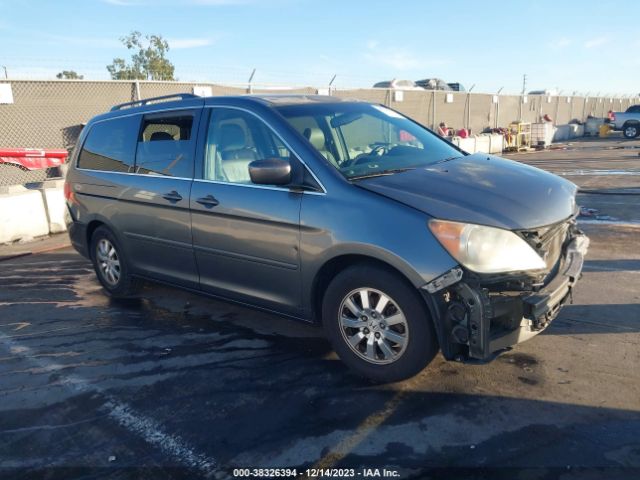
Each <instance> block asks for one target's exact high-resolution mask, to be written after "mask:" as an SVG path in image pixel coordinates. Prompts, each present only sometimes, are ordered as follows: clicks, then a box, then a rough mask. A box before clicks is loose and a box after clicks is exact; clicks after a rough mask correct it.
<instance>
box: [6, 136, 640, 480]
mask: <svg viewBox="0 0 640 480" xmlns="http://www.w3.org/2000/svg"><path fill="white" fill-rule="evenodd" d="M630 143H631V142H630ZM604 145H609V143H606V144H604ZM587 146H589V145H585V146H584V147H583V148H585V150H584V152H583V154H585V153H587V152H589V154H591V155H594V156H595V155H597V156H598V158H600V155H602V159H601V161H600V163H602V162H608V163H611V164H613V163H614V162H615V163H619V162H623V163H624V162H629V160H627V159H626V158H622V159H618V157H617V156H616V155H623V154H626V151H625V150H613V149H605V148H600V149H595V150H593V151H592V150H590V149H587V148H586V147H587ZM596 146H597V145H596ZM567 152H569V151H568V150H567V151H553V152H536V153H531V154H526V155H518V156H515V155H514V156H512V158H517V159H518V160H519V161H525V162H527V163H532V164H535V163H543V164H544V165H545V168H548V169H550V170H553V169H554V168H558V169H563V171H566V170H568V169H569V170H570V169H583V168H584V166H583V165H581V164H580V163H579V160H577V157H576V159H574V160H573V161H571V162H568V161H567V162H565V159H564V156H563V155H565V156H566V155H567V154H568V153H567ZM603 152H606V153H603ZM607 154H608V155H609V156H608V157H607V156H606V155H607ZM554 156H557V158H555V159H554ZM600 163H598V162H594V165H595V166H594V168H597V169H603V168H608V165H604V166H603V165H600ZM557 164H561V165H557ZM638 165H640V157H639V158H638V160H635V163H634V162H631V163H625V165H624V167H621V166H620V165H616V166H615V168H616V169H618V168H624V169H630V168H638ZM612 168H613V167H612ZM576 177H579V175H576ZM571 179H572V180H573V181H575V180H574V179H573V178H571ZM629 179H635V181H636V185H635V186H636V187H637V186H638V185H637V177H632V176H626V177H624V182H622V180H620V179H618V180H616V179H615V178H613V176H608V177H607V179H606V180H599V181H598V182H600V183H598V182H596V181H595V180H592V179H590V178H589V179H587V180H586V182H587V183H589V182H590V188H598V189H601V188H605V187H606V188H619V189H622V190H625V191H628V190H629V189H630V188H633V187H634V185H633V183H626V182H628V181H630V180H629ZM603 182H604V183H603ZM620 182H622V183H620ZM579 183H580V182H579ZM581 186H583V185H581ZM589 195H592V196H593V197H594V198H596V197H597V198H601V197H603V198H606V199H607V201H609V203H608V204H606V206H605V204H601V205H599V210H600V211H601V212H602V214H603V215H609V216H611V217H613V218H616V219H619V220H621V221H622V220H624V221H625V222H627V223H629V224H615V223H612V222H611V221H609V222H606V221H603V222H600V223H597V222H595V223H584V227H585V229H586V230H587V232H588V234H589V235H590V237H591V238H592V247H591V250H590V253H589V257H588V261H587V263H586V265H585V273H584V278H583V279H582V282H581V283H580V284H579V285H578V289H577V291H576V294H575V296H574V304H573V305H569V306H567V307H566V308H565V309H564V310H563V311H562V313H561V315H560V316H559V318H558V319H556V320H555V321H554V322H553V323H552V325H551V326H550V327H549V328H548V329H547V330H546V331H545V332H544V333H543V334H541V335H539V336H537V337H536V338H534V339H532V340H530V341H529V342H527V343H524V344H522V345H519V346H517V347H516V348H514V349H513V350H512V351H510V352H507V353H505V354H503V355H502V356H500V357H498V359H497V360H495V361H494V362H492V363H490V364H487V365H475V364H460V363H450V362H445V361H444V360H443V358H442V357H441V356H438V357H436V359H435V360H434V362H433V363H432V364H431V365H430V366H429V367H427V369H425V370H424V371H423V372H422V373H420V374H419V375H418V376H416V377H415V378H413V379H411V380H408V381H405V382H401V383H397V384H392V385H382V386H381V385H374V384H370V383H368V382H366V381H363V380H361V379H359V378H357V377H355V376H354V375H352V374H351V373H349V372H348V371H347V370H346V368H345V367H344V366H343V365H342V364H341V363H340V362H339V361H338V360H337V358H336V357H335V354H334V353H333V352H332V351H331V349H330V347H329V345H328V343H327V342H326V341H325V340H324V339H323V338H322V335H321V331H320V330H319V329H318V328H316V327H312V326H308V325H304V324H300V323H296V322H293V321H290V320H287V319H284V318H280V317H276V316H273V315H268V314H265V313H261V312H256V311H253V310H249V309H245V308H242V307H238V306H234V305H231V304H227V303H224V302H219V301H215V300H211V299H208V298H205V297H199V296H196V295H192V294H189V293H185V292H181V291H178V290H175V289H171V288H168V287H163V286H158V285H153V284H147V285H146V286H145V287H144V289H143V291H142V292H141V294H140V296H139V298H136V299H131V300H127V301H113V300H110V299H108V298H107V297H106V296H105V295H104V294H103V293H102V290H101V288H100V286H99V285H98V283H97V281H96V280H95V276H94V274H93V271H92V269H91V266H90V264H89V262H88V261H86V260H85V259H83V258H81V257H80V256H78V255H77V254H76V253H75V252H74V251H73V250H72V249H70V248H67V249H62V250H55V251H49V252H44V253H40V254H36V255H29V256H23V257H19V258H12V259H8V260H5V261H2V262H0V478H3V479H4V478H24V479H31V478H38V477H42V478H149V479H151V478H153V479H163V478H201V477H209V478H231V477H233V468H260V467H262V468H267V467H273V468H286V467H296V468H297V469H298V470H297V473H298V475H299V476H300V475H302V474H304V473H305V472H304V470H305V469H306V468H308V467H316V468H343V469H349V468H353V469H355V471H354V474H355V476H356V478H375V476H374V475H369V476H368V475H366V474H367V473H371V472H367V471H366V470H364V469H365V468H371V469H375V468H379V469H382V468H386V469H387V470H390V471H396V472H397V473H398V475H399V478H403V479H404V478H492V479H493V478H510V479H511V478H516V479H523V480H524V479H547V478H580V479H583V478H585V479H591V478H593V479H600V478H607V479H614V478H625V479H626V478H638V477H639V475H640V435H639V432H640V369H638V368H637V366H638V364H639V361H640V287H639V286H638V285H640V242H639V241H638V240H639V236H638V235H639V234H640V228H638V227H637V226H635V225H634V224H633V221H635V220H637V217H634V215H637V213H635V212H637V211H638V206H639V198H640V197H638V196H634V195H621V196H620V200H619V201H620V202H622V205H617V204H616V203H614V202H613V201H610V200H609V199H610V198H612V197H609V196H606V195H602V194H589ZM583 198H585V199H590V198H591V197H590V196H584V197H583ZM582 201H583V200H581V202H582ZM625 212H626V213H625ZM585 220H586V219H585ZM263 473H265V472H263ZM342 473H347V474H348V473H349V471H348V470H347V471H346V472H342ZM358 474H360V475H358ZM381 474H382V473H381ZM265 476H266V475H265Z"/></svg>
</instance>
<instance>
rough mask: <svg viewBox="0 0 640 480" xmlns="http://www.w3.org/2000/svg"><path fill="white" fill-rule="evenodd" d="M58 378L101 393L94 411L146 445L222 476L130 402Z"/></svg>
mask: <svg viewBox="0 0 640 480" xmlns="http://www.w3.org/2000/svg"><path fill="white" fill-rule="evenodd" d="M0 341H1V342H2V343H3V344H4V345H5V346H7V347H8V349H9V351H10V352H11V353H12V354H14V355H18V356H20V357H23V358H24V359H26V360H28V361H30V362H32V363H34V364H36V365H37V366H38V367H40V368H43V369H46V370H58V371H62V367H63V366H62V365H58V364H54V363H49V362H46V361H44V360H41V359H40V358H41V357H39V356H38V354H37V352H35V351H33V350H32V349H31V348H29V347H25V346H24V345H20V344H18V343H16V342H15V341H14V340H12V339H11V337H9V336H8V335H5V334H4V333H0ZM60 381H61V383H62V384H64V385H65V386H66V387H68V388H69V389H71V390H73V391H74V392H77V393H87V392H93V393H99V394H100V395H102V396H103V397H104V398H105V401H104V403H103V404H102V405H101V406H100V407H98V410H100V411H102V412H103V413H105V414H106V415H107V416H108V417H110V418H111V419H113V420H115V421H116V422H117V423H118V424H119V425H120V426H121V427H123V428H125V429H127V430H128V431H129V432H131V433H133V434H135V435H137V436H138V437H140V438H142V439H143V440H144V441H145V442H147V443H148V444H150V445H153V446H154V447H157V448H159V449H160V451H162V453H164V454H165V455H167V456H170V457H172V458H174V459H175V460H177V461H178V462H180V464H182V465H184V466H185V467H188V468H191V469H193V470H197V471H199V472H200V473H201V474H203V475H204V476H205V477H207V478H224V477H226V475H225V474H224V472H221V471H218V470H217V462H216V461H215V460H214V459H213V458H211V457H209V456H207V455H205V454H203V453H200V452H197V451H195V450H194V449H193V448H191V447H190V446H189V445H188V444H187V442H186V441H185V440H183V439H182V438H180V437H179V436H177V435H172V434H170V433H168V432H166V431H164V429H163V428H162V426H161V425H160V424H159V423H158V422H157V421H155V420H153V419H152V418H150V417H147V416H145V415H143V414H141V413H139V412H136V410H135V409H134V408H132V407H131V406H130V405H128V404H127V403H125V402H122V401H120V400H118V399H117V398H116V397H114V396H113V395H111V394H109V393H106V392H105V391H104V390H103V389H101V388H100V387H98V386H96V385H93V384H92V383H91V382H89V381H88V380H85V379H84V378H82V377H78V376H77V375H66V376H65V375H63V376H61V377H60Z"/></svg>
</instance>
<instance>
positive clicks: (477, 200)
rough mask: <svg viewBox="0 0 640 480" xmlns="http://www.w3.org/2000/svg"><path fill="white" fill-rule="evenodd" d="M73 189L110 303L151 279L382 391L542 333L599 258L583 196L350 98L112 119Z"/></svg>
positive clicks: (82, 162)
mask: <svg viewBox="0 0 640 480" xmlns="http://www.w3.org/2000/svg"><path fill="white" fill-rule="evenodd" d="M65 195H66V200H67V206H68V213H69V225H68V229H69V235H70V237H71V241H72V243H73V245H74V247H75V248H76V249H77V250H78V251H79V252H80V253H81V254H82V255H84V256H86V257H87V258H89V259H91V261H92V262H93V264H94V266H95V270H96V273H97V276H98V279H99V281H100V282H101V284H102V286H103V287H104V289H105V291H106V292H107V293H108V294H109V295H112V296H129V295H132V294H133V293H134V292H135V289H136V286H137V285H138V283H139V281H140V280H141V279H147V280H153V281H157V282H163V283H166V284H170V285H175V286H176V287H180V288H184V289H189V290H191V291H195V292H199V293H202V294H206V295H211V296H214V297H217V298H221V299H225V300H228V301H232V302H237V303H241V304H243V305H247V306H251V307H255V308H259V309H263V310H267V311H271V312H276V313H278V314H281V315H286V316H288V317H291V318H296V319H301V320H304V321H308V322H316V323H320V324H322V325H323V327H324V329H325V331H326V333H327V336H328V337H329V339H330V341H331V343H332V345H333V347H334V349H335V350H336V352H337V353H338V355H339V356H340V358H341V359H342V360H343V361H344V362H345V363H346V364H347V365H348V366H349V367H351V368H352V369H353V370H355V371H356V372H357V373H359V374H360V375H363V376H366V377H368V378H371V379H373V380H375V381H380V382H390V381H397V380H401V379H404V378H407V377H410V376H412V375H414V374H416V373H418V372H419V371H420V370H422V369H423V368H424V367H425V366H426V365H427V364H428V363H429V362H430V361H431V360H432V359H433V357H434V356H435V355H436V353H437V352H438V350H440V351H441V352H442V354H443V356H444V357H445V358H446V359H448V360H452V359H457V360H474V359H476V360H488V359H491V358H493V357H494V356H495V355H496V354H497V353H499V352H500V351H504V349H506V348H507V347H509V346H511V345H514V344H516V343H519V342H521V341H523V340H526V339H528V338H530V337H532V336H534V335H536V334H537V333H540V332H541V331H543V330H544V329H545V328H546V327H547V326H548V325H549V323H550V322H551V321H552V320H553V319H554V318H555V317H556V315H557V314H558V311H559V309H560V307H561V306H562V304H563V303H565V302H566V301H567V299H568V298H570V295H571V291H572V288H573V286H574V284H575V283H576V281H577V280H578V278H579V277H580V273H581V270H582V264H583V257H584V255H585V253H586V250H587V247H588V239H587V238H586V237H585V236H584V235H583V234H582V233H581V232H580V231H579V230H578V228H577V227H576V215H577V211H578V210H577V208H576V203H575V195H576V186H575V185H574V184H573V183H571V182H569V181H566V180H564V179H562V178H560V177H557V176H555V175H552V174H550V173H547V172H544V171H542V170H538V169H536V168H532V167H529V166H525V165H522V164H520V163H517V162H513V161H509V160H505V159H501V158H498V157H495V156H492V155H487V154H475V155H469V154H467V153H465V152H463V151H461V150H459V149H458V148H457V147H455V146H453V145H452V144H450V143H448V142H447V141H446V140H443V139H441V138H439V137H438V136H437V135H435V134H434V133H433V132H431V131H430V130H428V129H426V128H425V127H423V126H421V125H420V124H418V123H416V122H414V121H412V120H411V119H409V118H407V117H405V116H403V115H401V114H400V113H398V112H396V111H394V110H392V109H390V108H387V107H385V106H382V105H375V104H370V103H366V102H358V101H345V100H340V99H338V98H335V97H324V96H290V95H275V96H251V95H248V96H237V97H211V98H200V97H195V96H193V95H188V94H184V95H177V96H173V97H170V98H167V97H160V98H154V99H148V100H143V101H139V102H132V103H128V104H123V105H118V106H115V107H114V108H113V109H112V110H111V111H110V112H108V113H106V114H103V115H99V116H97V117H95V118H93V119H92V120H91V121H90V122H89V123H88V124H87V126H86V128H85V129H84V130H83V132H82V135H81V137H80V139H79V142H78V144H77V148H76V149H75V151H74V153H73V155H72V157H71V160H70V168H69V172H68V175H67V179H66V185H65Z"/></svg>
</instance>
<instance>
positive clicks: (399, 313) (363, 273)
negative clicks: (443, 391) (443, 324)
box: [322, 265, 438, 383]
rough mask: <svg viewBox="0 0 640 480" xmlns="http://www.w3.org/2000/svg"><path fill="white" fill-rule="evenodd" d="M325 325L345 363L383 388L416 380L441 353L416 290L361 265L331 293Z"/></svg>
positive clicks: (338, 281) (386, 273)
mask: <svg viewBox="0 0 640 480" xmlns="http://www.w3.org/2000/svg"><path fill="white" fill-rule="evenodd" d="M322 319H323V324H324V327H325V330H326V332H327V336H328V337H329V340H330V341H331V344H332V345H333V348H334V349H335V351H336V353H337V354H338V356H339V357H340V359H341V360H342V361H343V362H344V363H345V364H347V366H349V367H350V368H351V369H352V370H354V371H355V372H356V373H358V374H360V375H361V376H364V377H366V378H369V379H371V380H374V381H377V382H384V383H386V382H395V381H399V380H404V379H406V378H409V377H412V376H413V375H415V374H417V373H418V372H420V371H421V370H422V369H423V368H424V367H426V366H427V364H428V363H429V362H430V361H431V360H432V359H433V357H434V356H435V355H436V353H437V352H438V343H437V340H436V335H435V331H434V329H433V325H432V323H431V318H430V316H429V312H428V310H427V308H426V306H425V303H424V301H423V300H422V298H421V297H420V295H419V293H418V292H417V291H416V289H415V287H413V286H412V285H411V284H410V283H409V282H407V281H406V280H405V279H404V278H403V277H401V276H400V275H398V274H396V273H393V272H391V271H389V270H386V269H384V268H381V267H377V266H373V265H358V266H354V267H350V268H348V269H346V270H344V271H342V272H341V273H339V274H338V275H337V276H336V277H335V278H334V279H333V281H332V282H331V283H330V284H329V287H328V288H327V290H326V292H325V295H324V301H323V304H322Z"/></svg>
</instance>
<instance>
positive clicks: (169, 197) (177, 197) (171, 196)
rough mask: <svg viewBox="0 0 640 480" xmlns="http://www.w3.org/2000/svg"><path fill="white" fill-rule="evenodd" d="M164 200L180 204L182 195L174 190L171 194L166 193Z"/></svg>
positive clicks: (163, 196)
mask: <svg viewBox="0 0 640 480" xmlns="http://www.w3.org/2000/svg"><path fill="white" fill-rule="evenodd" d="M162 198H164V199H165V200H169V201H170V202H179V201H180V200H182V195H180V194H179V193H178V192H176V191H175V190H172V191H170V192H169V193H165V194H164V195H162Z"/></svg>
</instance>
